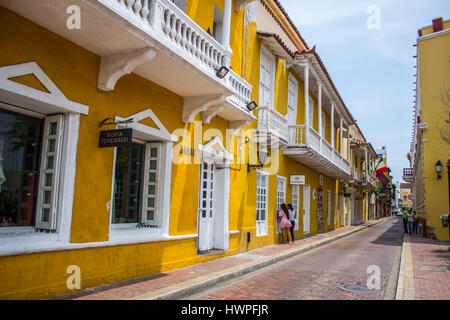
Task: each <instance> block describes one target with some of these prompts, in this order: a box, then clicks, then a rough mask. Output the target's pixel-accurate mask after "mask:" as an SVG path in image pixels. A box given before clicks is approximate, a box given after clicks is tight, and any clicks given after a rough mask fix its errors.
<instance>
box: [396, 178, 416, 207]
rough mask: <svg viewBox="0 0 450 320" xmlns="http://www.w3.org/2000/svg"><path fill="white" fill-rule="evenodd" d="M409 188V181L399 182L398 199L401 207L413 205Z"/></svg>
mask: <svg viewBox="0 0 450 320" xmlns="http://www.w3.org/2000/svg"><path fill="white" fill-rule="evenodd" d="M411 188H412V186H411V183H400V190H399V191H400V194H399V201H400V204H401V205H402V209H405V208H406V209H412V207H413V201H412V193H411Z"/></svg>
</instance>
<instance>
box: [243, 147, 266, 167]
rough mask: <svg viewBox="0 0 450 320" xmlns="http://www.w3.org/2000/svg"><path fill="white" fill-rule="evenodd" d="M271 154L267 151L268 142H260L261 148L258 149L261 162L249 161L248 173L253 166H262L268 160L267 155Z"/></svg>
mask: <svg viewBox="0 0 450 320" xmlns="http://www.w3.org/2000/svg"><path fill="white" fill-rule="evenodd" d="M268 156H269V151H267V145H266V144H260V146H259V150H258V161H259V163H260V164H256V165H255V164H250V163H247V173H249V172H250V169H252V168H262V167H264V165H265V164H266V162H267V157H268Z"/></svg>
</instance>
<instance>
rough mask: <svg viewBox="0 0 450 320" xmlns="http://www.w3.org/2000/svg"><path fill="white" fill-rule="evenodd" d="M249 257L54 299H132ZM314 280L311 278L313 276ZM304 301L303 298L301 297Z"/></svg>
mask: <svg viewBox="0 0 450 320" xmlns="http://www.w3.org/2000/svg"><path fill="white" fill-rule="evenodd" d="M356 228H357V227H354V226H351V227H346V228H340V229H336V230H332V231H330V232H328V233H326V234H319V235H312V236H310V237H307V238H303V239H299V240H296V241H294V245H293V246H290V245H288V244H274V245H270V246H267V247H262V248H258V249H255V250H251V251H248V253H250V254H252V255H261V256H271V255H274V254H278V253H281V252H283V251H286V250H290V249H292V248H293V247H298V246H304V245H307V244H310V243H313V242H315V241H318V240H321V239H326V238H329V236H333V235H339V234H342V233H345V232H348V231H351V230H354V229H356ZM252 260H253V259H252V258H251V257H245V256H242V255H234V256H227V257H223V258H219V259H215V260H210V261H206V262H202V263H199V264H195V265H192V266H188V267H185V268H180V269H174V270H171V271H167V272H164V273H160V274H155V275H150V276H148V277H144V278H140V279H135V280H129V281H123V282H119V283H115V284H110V285H105V286H101V287H97V288H92V289H87V290H83V291H80V292H77V293H75V294H73V295H64V296H61V297H56V298H55V299H68V298H73V299H77V300H120V299H127V298H132V297H135V296H138V295H142V294H145V293H148V292H151V291H154V290H158V289H161V288H164V287H167V286H170V285H174V284H178V283H181V282H184V281H188V280H192V279H194V278H197V277H201V276H204V275H207V274H210V273H213V272H216V271H220V270H224V269H227V268H230V267H233V266H237V265H241V264H244V263H247V262H249V261H252ZM305 275H306V273H305ZM313 277H314V276H313ZM258 296H261V297H263V296H266V295H265V294H260V295H258V294H256V297H258ZM305 299H306V297H305Z"/></svg>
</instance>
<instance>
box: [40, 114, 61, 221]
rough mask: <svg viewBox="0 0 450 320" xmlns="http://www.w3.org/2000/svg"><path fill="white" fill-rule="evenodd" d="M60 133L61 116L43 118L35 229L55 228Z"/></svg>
mask: <svg viewBox="0 0 450 320" xmlns="http://www.w3.org/2000/svg"><path fill="white" fill-rule="evenodd" d="M62 135H63V116H62V115H55V116H50V117H47V118H45V124H44V134H43V138H42V149H41V152H42V155H41V172H40V176H39V192H38V203H37V213H36V228H37V229H46V230H55V229H56V216H57V212H58V188H59V172H60V168H59V167H60V162H61V143H62Z"/></svg>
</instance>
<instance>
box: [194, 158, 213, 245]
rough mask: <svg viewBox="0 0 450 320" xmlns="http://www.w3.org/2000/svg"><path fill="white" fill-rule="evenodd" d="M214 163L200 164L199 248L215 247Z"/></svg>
mask: <svg viewBox="0 0 450 320" xmlns="http://www.w3.org/2000/svg"><path fill="white" fill-rule="evenodd" d="M214 178H215V167H214V163H207V162H203V163H202V164H201V165H200V190H199V191H200V194H199V205H198V207H199V217H198V220H199V226H198V250H199V251H204V250H211V249H213V247H214V203H215V201H214Z"/></svg>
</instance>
